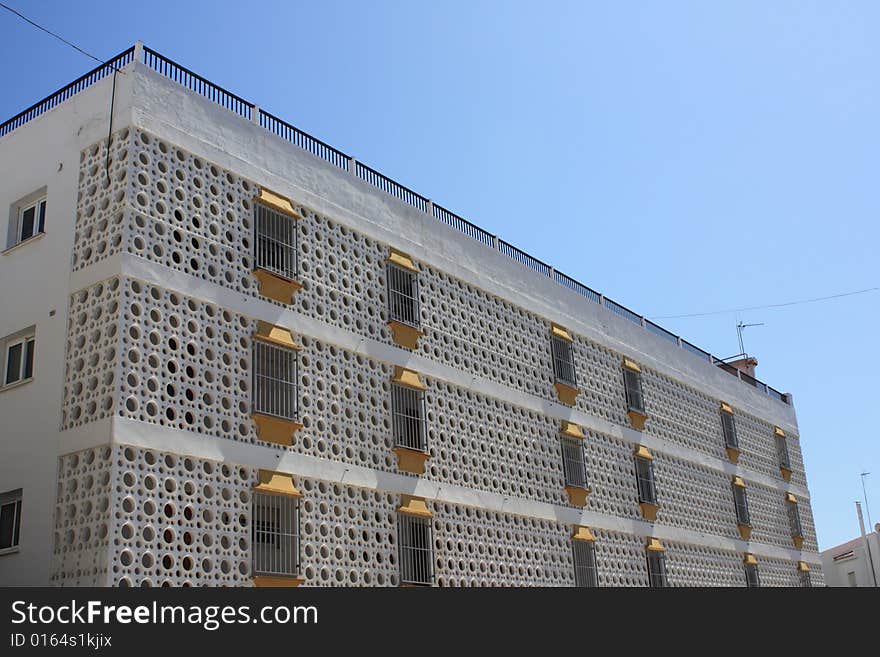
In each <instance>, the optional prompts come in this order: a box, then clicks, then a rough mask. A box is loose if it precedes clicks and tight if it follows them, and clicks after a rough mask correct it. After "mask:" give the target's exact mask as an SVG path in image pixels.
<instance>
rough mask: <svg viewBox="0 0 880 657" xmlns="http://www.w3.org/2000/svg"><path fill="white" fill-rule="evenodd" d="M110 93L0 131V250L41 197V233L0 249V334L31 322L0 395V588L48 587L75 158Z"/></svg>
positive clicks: (95, 131) (126, 108)
mask: <svg viewBox="0 0 880 657" xmlns="http://www.w3.org/2000/svg"><path fill="white" fill-rule="evenodd" d="M131 77H132V71H131V70H130V69H129V70H127V71H125V72H123V73H121V74H119V75H118V78H117V87H116V106H115V110H114V130H115V129H116V127H121V126H123V125H126V124H130V122H131V121H130V119H131V104H130V102H129V100H130V97H131ZM110 90H111V78H105V79H103V80H101V81H100V82H98V83H96V84H95V85H93V86H92V87H90V88H89V89H87V90H85V91H83V92H81V93H80V94H78V95H77V96H75V97H73V98H72V99H70V100H68V101H66V102H65V103H62V104H61V105H59V106H57V107H55V108H53V109H52V110H50V111H49V112H47V113H46V114H44V115H42V116H40V117H39V118H37V119H34V120H33V121H31V122H30V123H28V124H26V125H24V126H22V127H20V128H18V129H16V130H14V131H12V132H11V133H9V134H7V135H5V136H4V137H0V171H2V172H3V175H2V176H0V221H2V222H3V225H2V227H0V234H2V235H3V237H4V242H3V247H5V245H6V242H5V236H6V222H7V221H8V216H9V207H10V206H11V205H12V204H13V203H15V202H16V201H18V200H19V199H20V198H22V197H24V196H26V195H28V194H30V193H31V192H33V191H35V190H36V189H39V188H40V187H43V186H46V187H47V195H48V202H47V211H46V234H45V235H44V236H43V237H40V238H38V239H35V240H34V241H33V242H30V243H28V244H23V245H21V246H20V247H18V248H16V249H13V250H11V251H9V252H7V253H4V254H2V255H0V337H3V336H6V335H9V334H10V333H14V332H16V331H19V330H21V329H23V328H25V327H28V326H31V325H36V351H35V359H34V379H33V380H32V381H31V382H30V383H27V384H24V385H21V386H19V387H15V388H12V389H9V390H5V391H0V492H3V491H7V490H11V489H16V488H21V489H22V492H23V499H22V519H21V538H20V545H19V546H20V549H19V552H17V553H12V554H6V555H3V556H0V585H6V586H10V585H22V584H29V585H48V584H49V568H50V564H51V554H52V528H53V521H54V511H55V493H56V483H55V482H56V468H57V461H58V459H57V456H58V453H59V451H68V450H66V449H64V448H63V446H62V445H60V444H59V440H60V434H59V431H58V429H59V426H60V421H61V401H62V395H63V388H64V355H65V349H66V344H65V343H66V334H67V302H68V280H69V278H70V262H71V254H72V245H73V234H74V222H75V219H76V200H77V186H78V175H79V156H80V150H81V149H82V148H84V147H85V146H87V145H89V144H93V143H95V142H97V141H99V140H100V139H102V138H104V137H106V136H107V129H108V117H109V109H110ZM23 102H26V101H25V99H23ZM53 310H54V311H55V313H54V316H50V312H51V311H53Z"/></svg>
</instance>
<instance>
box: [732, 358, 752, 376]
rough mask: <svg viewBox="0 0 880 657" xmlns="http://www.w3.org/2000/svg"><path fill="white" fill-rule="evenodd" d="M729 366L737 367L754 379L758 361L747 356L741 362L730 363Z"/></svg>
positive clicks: (733, 361)
mask: <svg viewBox="0 0 880 657" xmlns="http://www.w3.org/2000/svg"><path fill="white" fill-rule="evenodd" d="M727 364H728V365H730V366H731V367H735V368H736V369H738V370H739V371H740V372H742V373H743V374H748V375H749V376H750V377H752V378H753V379H754V378H755V368H756V367H757V366H758V359H757V358H753V357H751V356H746V357H745V358H740V359H739V360H731V361H728V363H727Z"/></svg>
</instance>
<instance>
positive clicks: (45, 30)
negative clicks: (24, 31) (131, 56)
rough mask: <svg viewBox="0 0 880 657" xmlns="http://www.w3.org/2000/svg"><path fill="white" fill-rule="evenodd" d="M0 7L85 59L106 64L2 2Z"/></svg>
mask: <svg viewBox="0 0 880 657" xmlns="http://www.w3.org/2000/svg"><path fill="white" fill-rule="evenodd" d="M0 7H3V9H5V10H6V11H8V12H11V13H13V14H15V15H16V16H18V17H19V18H20V19H21V20H23V21H26V22H28V23H30V24H31V25H33V26H34V27H35V28H37V29H38V30H42V31H43V32H45V33H46V34H48V35H50V36H53V37H55V38H56V39H58V40H59V41H61V42H62V43H64V44H66V45H68V46H70V47H71V48H73V49H74V50H76V51H77V52H80V53H82V54H83V55H85V56H86V57H91V58H92V59H94V60H95V61H96V62H98V63H99V64H106V63H107V62H105V61H104V60H103V59H101V58H100V57H95V56H94V55H93V54H91V53H89V52H86V51H85V50H83V49H82V48H80V47H79V46H78V45H76V44H75V43H71V42H70V41H68V40H67V39H65V38H64V37H63V36H61V35H60V34H56V33H55V32H53V31H52V30H50V29H48V28H45V27H43V26H42V25H40V24H39V23H35V22H34V21H32V20H31V19H30V18H28V17H27V16H25V15H24V14H22V13H21V12H19V11H16V10H15V9H13V8H12V7H10V6H8V5H5V4H3V3H2V2H0Z"/></svg>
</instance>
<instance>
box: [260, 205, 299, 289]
mask: <svg viewBox="0 0 880 657" xmlns="http://www.w3.org/2000/svg"><path fill="white" fill-rule="evenodd" d="M254 229H255V231H256V239H255V240H254V249H255V253H254V261H255V263H256V266H257V267H258V268H259V269H265V270H266V271H270V272H272V273H273V274H277V275H278V276H281V277H283V278H286V279H288V280H291V281H292V280H296V279H297V277H298V276H299V261H298V258H297V252H298V246H299V234H298V231H297V226H296V220H295V219H293V218H291V217H288V216H287V215H286V214H282V213H281V212H278V211H277V210H273V209H272V208H269V207H266V206H265V205H263V204H262V203H256V204H255V205H254Z"/></svg>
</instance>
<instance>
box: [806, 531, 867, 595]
mask: <svg viewBox="0 0 880 657" xmlns="http://www.w3.org/2000/svg"><path fill="white" fill-rule="evenodd" d="M878 527H880V523H878ZM867 539H868V544H869V545H870V549H871V556H872V557H873V558H874V572H875V573H876V575H877V582H880V533H878V532H877V531H875V532H871V533H870V534H868V535H867ZM847 551H848V550H847V549H845V548H842V547H841V546H837V547H833V548H831V549H829V550H825V551H824V552H822V553H821V557H822V570H823V572H824V573H825V584H826V585H827V586H841V587H849V586H852V585H851V584H850V582H849V573H854V574H855V580H856V586H858V587H864V586H874V578H873V577H871V565H870V562H869V561H868V558H867V556H866V553H865V549H864V546H863V543H862V541H861V538H859V541H858V543H857V544H856V545H855V546H854V547H853V550H852V553H853V555H852V556H851V557H847V558H845V559H839V560H837V561H835V560H834V557H835V556H837V555H840V554H842V553H843V552H847Z"/></svg>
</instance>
